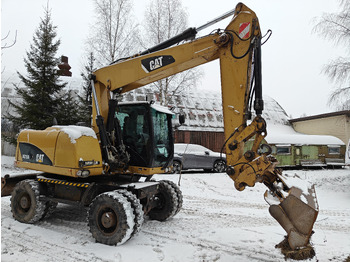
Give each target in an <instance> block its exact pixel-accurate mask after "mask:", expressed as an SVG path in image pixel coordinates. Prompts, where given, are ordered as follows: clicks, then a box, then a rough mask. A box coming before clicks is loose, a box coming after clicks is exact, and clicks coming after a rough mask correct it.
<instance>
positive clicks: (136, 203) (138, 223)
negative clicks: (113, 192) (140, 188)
mask: <svg viewBox="0 0 350 262" xmlns="http://www.w3.org/2000/svg"><path fill="white" fill-rule="evenodd" d="M117 192H118V193H120V194H122V195H123V196H124V197H126V198H127V200H128V201H129V203H130V204H131V207H132V209H133V211H134V216H135V220H134V223H135V225H134V230H133V232H132V233H131V236H130V238H132V237H133V236H134V235H136V234H137V233H138V232H140V230H141V227H142V224H143V221H144V219H143V215H144V213H143V209H142V205H141V203H140V200H139V199H138V198H137V197H136V195H134V194H133V193H131V192H129V191H127V190H123V189H121V190H117Z"/></svg>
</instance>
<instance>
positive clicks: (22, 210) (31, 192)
mask: <svg viewBox="0 0 350 262" xmlns="http://www.w3.org/2000/svg"><path fill="white" fill-rule="evenodd" d="M39 197H40V191H39V183H38V182H37V181H35V180H30V179H27V180H23V181H21V182H19V183H17V185H16V186H15V188H14V189H13V191H12V194H11V212H12V215H13V217H14V218H15V219H16V220H17V221H19V222H22V223H27V224H33V223H35V222H37V221H39V220H40V219H41V218H42V217H43V215H44V212H45V207H46V205H45V204H46V202H45V201H42V200H40V199H39Z"/></svg>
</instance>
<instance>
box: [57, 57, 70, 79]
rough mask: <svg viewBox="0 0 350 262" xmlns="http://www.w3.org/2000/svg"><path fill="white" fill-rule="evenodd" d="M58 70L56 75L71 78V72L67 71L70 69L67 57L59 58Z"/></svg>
mask: <svg viewBox="0 0 350 262" xmlns="http://www.w3.org/2000/svg"><path fill="white" fill-rule="evenodd" d="M58 68H59V70H58V74H59V75H60V76H72V72H71V71H69V70H70V69H71V67H70V65H69V64H68V57H67V56H61V63H59V64H58Z"/></svg>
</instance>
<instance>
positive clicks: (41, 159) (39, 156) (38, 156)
mask: <svg viewBox="0 0 350 262" xmlns="http://www.w3.org/2000/svg"><path fill="white" fill-rule="evenodd" d="M35 160H36V162H38V163H42V162H44V154H36V158H35Z"/></svg>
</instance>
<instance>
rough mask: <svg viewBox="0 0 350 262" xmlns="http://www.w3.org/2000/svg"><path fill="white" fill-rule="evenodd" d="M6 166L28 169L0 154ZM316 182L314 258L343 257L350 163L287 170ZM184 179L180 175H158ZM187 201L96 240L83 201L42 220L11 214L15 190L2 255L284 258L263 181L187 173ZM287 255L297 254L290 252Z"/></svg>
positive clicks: (199, 261)
mask: <svg viewBox="0 0 350 262" xmlns="http://www.w3.org/2000/svg"><path fill="white" fill-rule="evenodd" d="M1 159H2V169H1V173H2V174H5V173H12V172H15V173H24V172H25V171H24V170H20V169H18V168H14V167H13V165H12V164H13V161H14V159H13V158H11V157H5V156H2V158H1ZM285 173H286V176H288V177H296V176H298V177H300V178H301V179H302V180H304V181H305V182H308V181H309V182H311V183H313V184H315V186H316V193H317V198H318V202H319V206H320V211H319V216H318V219H317V221H316V223H315V226H314V231H315V233H314V235H313V236H312V239H311V241H312V244H313V246H314V248H315V251H316V257H314V258H313V259H311V260H308V261H312V262H316V261H320V262H322V261H344V260H345V259H346V258H347V257H348V256H349V254H350V248H349V247H350V237H349V236H350V191H349V187H350V169H349V168H347V169H335V170H308V171H305V170H289V171H286V172H285ZM155 178H156V179H167V180H171V181H174V182H175V183H177V182H178V180H179V176H178V175H156V176H155ZM181 190H182V192H183V195H184V203H183V209H182V210H181V211H180V212H179V213H178V214H177V215H176V216H175V217H173V218H172V219H170V220H168V221H165V222H158V221H151V220H148V219H146V220H145V223H144V225H143V226H142V229H141V231H140V233H139V234H138V235H136V236H134V237H133V238H132V239H130V240H129V241H127V242H126V243H124V244H123V245H121V246H107V245H103V244H99V243H96V242H95V241H94V239H93V237H92V236H91V234H90V232H89V229H88V226H87V218H86V213H87V210H86V209H85V208H80V207H76V206H69V205H64V204H59V205H58V207H57V208H56V210H55V211H54V213H53V214H52V216H51V217H49V218H46V219H44V220H42V221H40V222H38V223H36V224H22V223H19V222H17V221H15V220H14V219H13V218H12V215H11V210H10V197H3V198H2V199H1V225H2V226H1V242H2V244H1V259H2V261H8V262H12V261H16V262H17V261H72V262H73V261H74V262H75V261H95V262H97V261H98V262H102V261H120V262H121V261H123V262H134V261H152V262H153V261H154V262H156V261H163V262H168V261H169V262H170V261H171V262H173V261H179V262H187V261H191V262H192V261H193V262H203V261H205V262H212V261H219V262H226V261H243V262H245V261H274V262H275V261H284V258H283V256H282V254H281V253H280V251H279V250H278V249H276V248H275V247H274V246H275V245H276V244H277V243H279V242H280V241H281V240H282V239H283V236H284V235H285V232H284V230H283V229H282V228H281V227H280V225H279V224H278V223H277V222H276V221H275V220H274V219H273V218H272V217H271V216H270V215H269V213H268V207H269V205H268V204H267V203H266V202H265V201H264V199H263V193H264V192H265V191H266V187H265V186H263V185H261V184H257V185H256V186H255V187H253V188H246V189H245V190H244V191H242V192H238V191H237V190H235V189H234V185H233V181H232V180H231V179H230V178H229V177H228V176H227V175H225V174H220V173H219V174H216V173H184V174H182V177H181ZM287 261H288V262H292V261H293V260H290V259H287Z"/></svg>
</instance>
